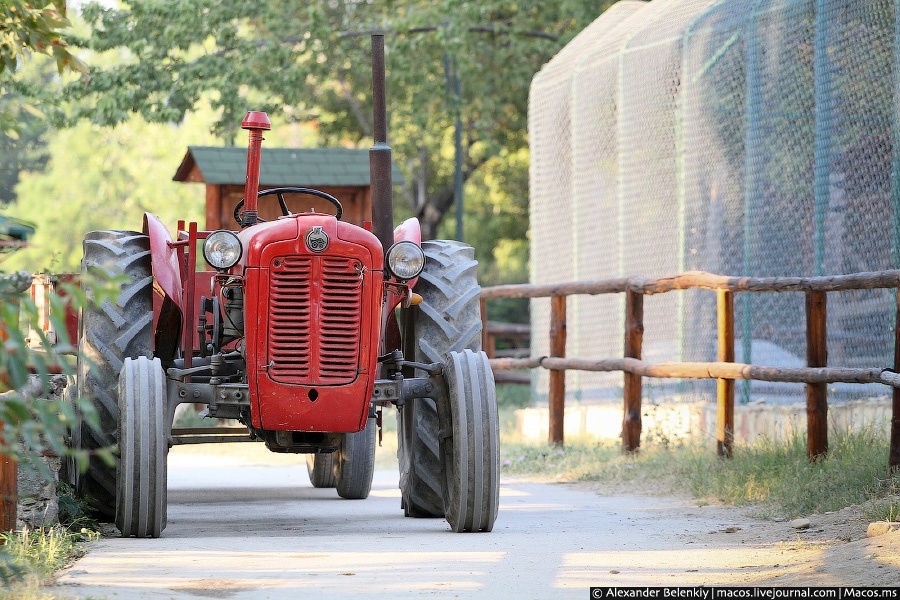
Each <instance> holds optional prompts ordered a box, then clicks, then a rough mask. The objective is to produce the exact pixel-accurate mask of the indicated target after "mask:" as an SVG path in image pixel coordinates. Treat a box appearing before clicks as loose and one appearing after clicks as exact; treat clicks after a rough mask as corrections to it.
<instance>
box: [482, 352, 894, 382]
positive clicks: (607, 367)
mask: <svg viewBox="0 0 900 600" xmlns="http://www.w3.org/2000/svg"><path fill="white" fill-rule="evenodd" d="M490 363H491V368H493V369H497V370H517V369H535V368H538V367H541V368H544V369H548V370H551V371H566V370H574V371H595V372H597V371H599V372H611V371H623V372H625V373H632V374H634V375H640V376H641V377H655V378H674V379H751V380H754V381H778V382H784V383H881V384H884V385H888V386H891V387H900V373H894V372H893V371H890V370H887V369H852V368H844V367H763V366H759V365H748V364H744V363H734V362H731V363H729V362H663V363H650V362H646V361H643V360H639V359H636V358H609V359H605V360H589V359H583V358H554V357H551V356H541V357H534V358H495V359H493V360H491V361H490Z"/></svg>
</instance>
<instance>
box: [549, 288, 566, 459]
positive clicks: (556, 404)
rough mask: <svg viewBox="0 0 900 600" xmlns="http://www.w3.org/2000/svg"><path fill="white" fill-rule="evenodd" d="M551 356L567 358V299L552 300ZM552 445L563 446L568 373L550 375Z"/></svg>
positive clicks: (563, 297)
mask: <svg viewBox="0 0 900 600" xmlns="http://www.w3.org/2000/svg"><path fill="white" fill-rule="evenodd" d="M550 356H553V357H557V358H563V357H565V356H566V297H565V296H553V297H552V298H550ZM549 405H550V406H549V412H550V428H549V429H550V443H551V444H555V445H557V446H562V444H563V438H564V435H565V434H564V431H565V422H564V421H565V411H566V373H565V371H553V372H551V373H550V394H549Z"/></svg>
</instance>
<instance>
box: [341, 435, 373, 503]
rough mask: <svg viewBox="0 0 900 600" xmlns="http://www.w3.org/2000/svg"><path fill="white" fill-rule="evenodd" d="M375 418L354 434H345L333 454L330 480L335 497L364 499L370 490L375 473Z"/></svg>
mask: <svg viewBox="0 0 900 600" xmlns="http://www.w3.org/2000/svg"><path fill="white" fill-rule="evenodd" d="M377 429H378V427H377V426H376V424H375V419H372V418H370V419H368V421H366V427H365V428H364V429H363V430H362V431H357V432H356V433H345V434H344V438H343V440H341V447H340V449H339V450H337V451H336V452H335V456H334V479H335V487H336V488H337V493H338V496H340V497H341V498H346V499H347V500H364V499H366V498H368V497H369V492H370V491H371V490H372V477H373V475H374V474H375V433H376V430H377Z"/></svg>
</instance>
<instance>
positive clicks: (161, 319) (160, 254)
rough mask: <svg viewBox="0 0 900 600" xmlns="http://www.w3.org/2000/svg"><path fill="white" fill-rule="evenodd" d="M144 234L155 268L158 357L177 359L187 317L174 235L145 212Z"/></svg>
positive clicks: (154, 311)
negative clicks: (183, 321) (185, 316)
mask: <svg viewBox="0 0 900 600" xmlns="http://www.w3.org/2000/svg"><path fill="white" fill-rule="evenodd" d="M144 234H145V235H147V236H149V237H150V262H151V266H152V268H153V331H154V334H155V335H154V340H155V350H156V352H155V354H156V356H158V357H159V358H162V359H164V360H165V359H167V358H171V357H172V356H174V353H175V350H176V349H177V347H178V343H179V339H180V330H181V321H182V319H183V315H184V307H183V306H182V303H183V300H182V298H183V297H184V296H183V294H182V289H183V288H182V281H181V269H180V267H179V264H178V249H177V248H173V247H172V236H171V234H169V230H168V228H166V226H165V225H164V224H163V222H162V221H160V220H159V218H158V217H157V216H156V215H153V214H150V213H144Z"/></svg>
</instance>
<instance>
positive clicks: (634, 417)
mask: <svg viewBox="0 0 900 600" xmlns="http://www.w3.org/2000/svg"><path fill="white" fill-rule="evenodd" d="M643 340H644V296H643V294H640V293H639V292H634V291H631V290H628V291H627V292H625V358H638V359H639V358H641V345H642V344H643ZM623 396H624V400H625V410H624V413H625V414H624V418H623V419H622V450H624V451H625V452H637V450H638V448H639V447H640V445H641V376H640V375H635V374H633V373H625V384H624V387H623Z"/></svg>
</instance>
